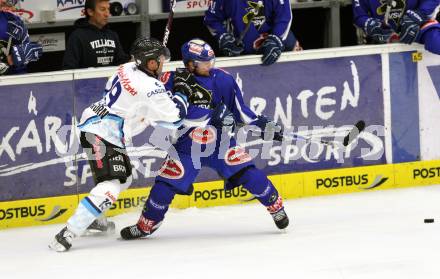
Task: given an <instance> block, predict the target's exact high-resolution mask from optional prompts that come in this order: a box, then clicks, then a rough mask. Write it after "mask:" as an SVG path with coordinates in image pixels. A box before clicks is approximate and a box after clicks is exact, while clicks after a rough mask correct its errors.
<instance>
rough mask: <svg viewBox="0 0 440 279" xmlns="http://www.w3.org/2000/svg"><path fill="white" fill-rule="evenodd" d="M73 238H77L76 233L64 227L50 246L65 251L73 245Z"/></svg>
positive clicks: (58, 250) (55, 249)
mask: <svg viewBox="0 0 440 279" xmlns="http://www.w3.org/2000/svg"><path fill="white" fill-rule="evenodd" d="M73 238H75V234H74V233H73V232H71V231H69V230H68V229H67V227H64V228H63V229H62V230H61V231H60V232H59V233H58V234H56V235H55V239H54V240H53V242H52V243H50V244H49V248H50V249H52V250H54V251H57V252H65V251H67V250H69V249H70V247H72V240H73Z"/></svg>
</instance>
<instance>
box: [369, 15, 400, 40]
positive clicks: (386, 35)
mask: <svg viewBox="0 0 440 279" xmlns="http://www.w3.org/2000/svg"><path fill="white" fill-rule="evenodd" d="M364 31H365V34H366V35H367V37H368V38H370V39H371V41H372V43H374V44H386V43H388V42H389V41H390V39H391V36H392V35H393V33H394V31H393V30H392V29H391V28H387V27H383V25H382V21H381V20H380V19H377V18H371V17H370V18H369V19H367V21H366V22H365V26H364Z"/></svg>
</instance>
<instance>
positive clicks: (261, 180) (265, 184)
mask: <svg viewBox="0 0 440 279" xmlns="http://www.w3.org/2000/svg"><path fill="white" fill-rule="evenodd" d="M235 183H236V184H237V185H243V187H244V188H245V189H247V190H248V191H249V192H251V194H252V195H254V196H255V197H256V198H257V199H258V200H259V201H260V203H262V204H263V205H264V206H270V205H273V204H274V203H275V201H276V200H277V198H278V191H277V189H276V188H275V187H274V186H273V184H272V182H271V181H270V180H269V179H268V178H267V176H266V174H264V173H263V171H261V170H259V169H257V168H255V167H252V168H248V169H246V170H245V171H244V172H243V174H242V175H241V177H239V178H238V179H237V180H236V181H235Z"/></svg>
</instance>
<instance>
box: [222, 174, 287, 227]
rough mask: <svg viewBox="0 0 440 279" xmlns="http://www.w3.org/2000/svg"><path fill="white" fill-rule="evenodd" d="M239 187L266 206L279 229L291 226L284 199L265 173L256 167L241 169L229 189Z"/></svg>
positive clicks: (229, 181)
mask: <svg viewBox="0 0 440 279" xmlns="http://www.w3.org/2000/svg"><path fill="white" fill-rule="evenodd" d="M238 185H243V187H244V188H245V189H246V190H248V191H249V192H250V193H251V194H252V195H254V197H255V198H256V199H257V200H258V201H259V202H260V203H261V204H262V205H264V206H266V208H267V211H268V212H269V213H270V214H271V216H272V219H273V220H274V222H275V225H276V226H277V227H278V228H279V229H284V228H286V227H287V226H288V225H289V217H288V216H287V214H286V211H285V210H284V205H283V199H282V198H281V196H280V194H279V193H278V191H277V189H276V188H275V186H274V185H273V184H272V182H271V181H270V180H269V178H268V177H267V176H266V174H264V172H263V171H261V170H260V169H257V168H256V167H255V166H248V167H246V168H243V169H241V170H240V171H239V172H237V173H236V174H234V175H233V176H232V177H230V178H229V179H228V186H229V187H234V186H238Z"/></svg>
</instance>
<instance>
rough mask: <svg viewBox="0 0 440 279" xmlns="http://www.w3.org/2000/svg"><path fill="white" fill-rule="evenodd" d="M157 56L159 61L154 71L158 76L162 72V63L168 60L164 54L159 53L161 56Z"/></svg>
mask: <svg viewBox="0 0 440 279" xmlns="http://www.w3.org/2000/svg"><path fill="white" fill-rule="evenodd" d="M159 58H160V63H159V65H158V69H157V71H156V73H157V76H160V75H161V74H162V69H163V64H164V63H165V62H168V61H169V58H167V57H166V56H165V55H161V56H159Z"/></svg>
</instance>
